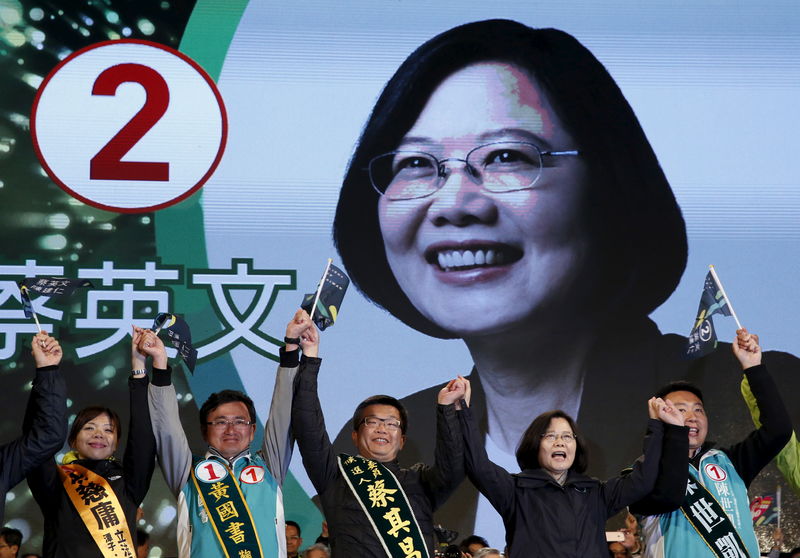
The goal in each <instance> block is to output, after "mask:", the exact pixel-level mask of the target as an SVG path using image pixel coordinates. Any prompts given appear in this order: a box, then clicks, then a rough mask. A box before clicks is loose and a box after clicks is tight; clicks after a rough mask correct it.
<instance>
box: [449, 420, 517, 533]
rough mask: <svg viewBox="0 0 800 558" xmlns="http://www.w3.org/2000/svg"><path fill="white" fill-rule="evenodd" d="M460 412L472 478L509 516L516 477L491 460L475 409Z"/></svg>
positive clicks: (476, 486)
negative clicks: (477, 423) (475, 415)
mask: <svg viewBox="0 0 800 558" xmlns="http://www.w3.org/2000/svg"><path fill="white" fill-rule="evenodd" d="M456 415H457V416H458V421H459V424H460V425H461V435H462V438H463V440H464V462H465V467H466V472H467V475H468V476H469V480H470V481H471V482H472V484H474V485H475V488H477V489H478V490H479V491H480V492H481V494H483V495H484V496H486V498H487V499H488V500H489V502H490V503H491V504H492V506H493V507H494V509H496V510H497V513H499V514H500V515H501V516H502V517H503V518H504V519H505V518H506V517H508V516H509V514H510V513H511V512H512V510H513V508H514V503H515V501H516V488H515V486H514V477H513V476H511V474H509V472H508V471H506V470H505V469H503V468H502V467H500V466H499V465H497V464H495V463H493V462H492V461H490V460H489V456H488V455H487V454H486V447H485V445H484V441H483V436H482V435H481V433H480V432H478V428H477V426H476V425H475V419H474V417H473V416H472V410H471V409H469V408H467V409H462V410H461V411H458V412H457V413H456Z"/></svg>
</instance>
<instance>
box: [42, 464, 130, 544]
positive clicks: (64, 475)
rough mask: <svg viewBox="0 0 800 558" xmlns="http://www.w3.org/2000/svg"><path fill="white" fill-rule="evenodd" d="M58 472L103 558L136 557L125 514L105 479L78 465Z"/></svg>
mask: <svg viewBox="0 0 800 558" xmlns="http://www.w3.org/2000/svg"><path fill="white" fill-rule="evenodd" d="M57 469H58V475H59V476H60V477H61V483H62V484H63V485H64V490H66V491H67V494H68V495H69V499H70V500H71V501H72V505H73V506H75V510H76V511H77V512H78V515H80V516H81V520H82V521H83V524H84V525H85V526H86V529H88V531H89V534H90V535H92V539H94V542H95V544H96V545H97V548H99V549H100V552H101V553H102V554H103V556H104V557H105V558H133V557H134V556H136V546H135V545H134V544H133V538H132V537H131V532H130V529H128V520H127V519H126V518H125V512H124V510H123V509H122V506H121V505H120V503H119V500H118V499H117V495H116V494H115V493H114V490H113V489H112V488H111V486H110V485H109V484H108V481H107V480H106V479H105V477H103V476H101V475H98V474H97V473H95V472H94V471H91V470H89V469H87V468H86V467H83V466H82V465H78V464H77V463H70V464H69V465H61V466H59V467H58V468H57Z"/></svg>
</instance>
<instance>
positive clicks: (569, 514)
mask: <svg viewBox="0 0 800 558" xmlns="http://www.w3.org/2000/svg"><path fill="white" fill-rule="evenodd" d="M456 381H464V382H468V380H466V379H463V378H459V379H458V380H456ZM467 403H468V400H467ZM462 407H463V408H462V409H460V410H459V412H458V413H457V416H458V420H459V422H460V426H461V433H462V436H463V439H464V444H465V448H464V459H465V465H466V470H467V475H468V476H469V478H470V480H471V481H472V483H473V484H474V485H475V487H476V488H477V489H478V490H479V491H480V492H481V493H482V494H483V495H484V496H486V498H487V499H488V500H489V502H491V504H492V506H494V508H495V509H496V510H497V512H498V513H499V514H500V515H501V517H502V518H503V523H504V525H505V528H506V543H507V545H508V547H509V556H510V558H535V557H537V556H543V557H544V556H547V557H554V556H556V557H558V556H563V557H576V558H577V557H587V558H589V557H597V558H601V557H602V558H605V557H607V556H608V547H607V545H606V540H605V536H604V533H605V523H606V520H607V519H608V518H609V517H611V516H612V515H614V514H616V513H617V512H619V511H620V510H622V509H623V508H625V506H628V505H630V504H633V503H634V502H637V501H638V500H640V499H642V498H644V497H645V496H647V495H648V494H650V493H651V492H652V491H653V489H654V488H655V485H656V479H657V478H658V477H659V470H660V469H661V470H663V469H665V468H673V467H674V468H681V469H683V468H685V464H684V463H683V461H685V458H683V459H682V457H683V456H682V453H681V452H682V451H683V450H685V449H686V446H687V444H688V442H687V440H688V436H687V432H686V428H685V427H684V426H683V416H682V415H681V413H680V412H678V411H677V410H676V409H675V408H674V407H672V406H671V405H670V404H669V402H668V401H667V402H665V401H664V400H662V399H659V398H655V397H654V398H651V399H650V401H649V403H648V407H649V414H650V420H649V421H648V423H647V435H646V436H645V441H644V455H643V456H642V457H641V458H639V460H637V461H636V463H635V464H634V466H633V468H632V469H631V470H630V472H626V473H624V474H622V475H621V476H619V477H614V478H611V479H609V480H607V481H605V482H603V481H600V480H597V479H595V478H592V477H588V476H586V475H584V474H583V473H584V471H585V470H586V467H587V462H588V460H587V455H586V447H585V444H584V442H583V440H582V438H581V436H580V434H579V433H578V430H577V428H576V425H575V421H574V420H573V419H572V418H571V417H570V416H569V415H567V414H566V413H564V412H563V411H558V410H556V411H549V412H546V413H542V414H541V415H539V416H538V417H536V418H535V419H534V420H533V422H532V423H531V424H530V426H528V429H527V430H526V431H525V434H524V435H523V437H522V441H521V442H520V444H519V447H518V449H517V454H516V455H517V462H518V464H519V466H520V469H522V471H521V472H520V473H517V474H510V473H508V472H507V471H506V470H505V469H503V468H502V467H500V466H498V465H495V464H494V463H492V462H491V461H489V458H488V457H487V455H486V449H485V448H484V445H483V436H482V435H481V434H480V433H479V432H478V429H477V427H476V425H475V421H474V420H473V417H472V414H471V412H470V409H469V408H467V407H466V406H462ZM685 485H686V479H685V478H681V479H680V480H679V481H678V482H675V483H674V486H668V487H665V486H663V483H662V486H661V487H660V488H661V489H667V490H669V491H671V492H674V493H675V501H676V503H677V504H679V503H680V498H681V496H682V495H683V490H684V488H685ZM677 504H676V505H677Z"/></svg>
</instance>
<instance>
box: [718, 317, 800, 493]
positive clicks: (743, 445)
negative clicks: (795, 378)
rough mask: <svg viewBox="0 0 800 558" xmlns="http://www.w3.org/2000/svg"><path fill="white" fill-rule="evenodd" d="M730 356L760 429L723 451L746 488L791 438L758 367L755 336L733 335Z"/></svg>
mask: <svg viewBox="0 0 800 558" xmlns="http://www.w3.org/2000/svg"><path fill="white" fill-rule="evenodd" d="M731 347H732V349H733V354H734V355H736V358H737V360H738V361H739V364H740V365H741V366H742V369H743V370H744V374H745V377H746V378H747V381H748V383H749V385H750V389H751V390H752V393H753V396H754V397H755V400H756V405H757V407H758V411H759V414H760V417H759V418H760V420H761V426H760V427H758V428H757V429H756V430H755V431H753V432H751V433H750V435H748V436H747V438H745V439H744V440H743V441H741V442H739V443H738V444H735V445H734V446H732V447H730V448H727V449H725V450H724V451H725V453H727V454H728V457H730V459H731V462H732V463H733V465H734V466H735V467H736V471H737V472H738V473H739V476H740V477H741V478H742V480H743V481H744V483H745V485H747V486H749V485H750V482H752V480H753V479H754V478H755V477H756V475H757V474H758V473H759V471H761V469H763V468H764V467H765V466H766V465H767V464H768V463H769V462H770V461H772V459H773V458H774V457H775V456H776V455H778V453H779V452H780V451H781V449H783V448H784V446H785V445H786V443H787V442H788V441H789V439H790V437H791V435H792V421H791V418H790V417H789V413H788V411H787V410H786V407H785V406H784V404H783V400H782V399H781V396H780V393H779V392H778V387H777V386H776V385H775V382H774V381H773V380H772V377H771V376H770V375H769V372H767V369H766V367H765V366H764V365H763V364H762V363H761V347H760V345H759V341H758V336H757V335H755V334H751V333H748V331H747V330H746V329H740V330H738V331H737V332H736V341H735V342H734V343H732V345H731Z"/></svg>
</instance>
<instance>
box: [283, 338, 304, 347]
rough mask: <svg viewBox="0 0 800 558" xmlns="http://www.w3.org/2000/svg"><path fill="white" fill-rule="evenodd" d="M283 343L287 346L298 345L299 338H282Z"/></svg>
mask: <svg viewBox="0 0 800 558" xmlns="http://www.w3.org/2000/svg"><path fill="white" fill-rule="evenodd" d="M283 342H284V343H286V344H287V345H299V344H300V338H299V337H284V338H283Z"/></svg>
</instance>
